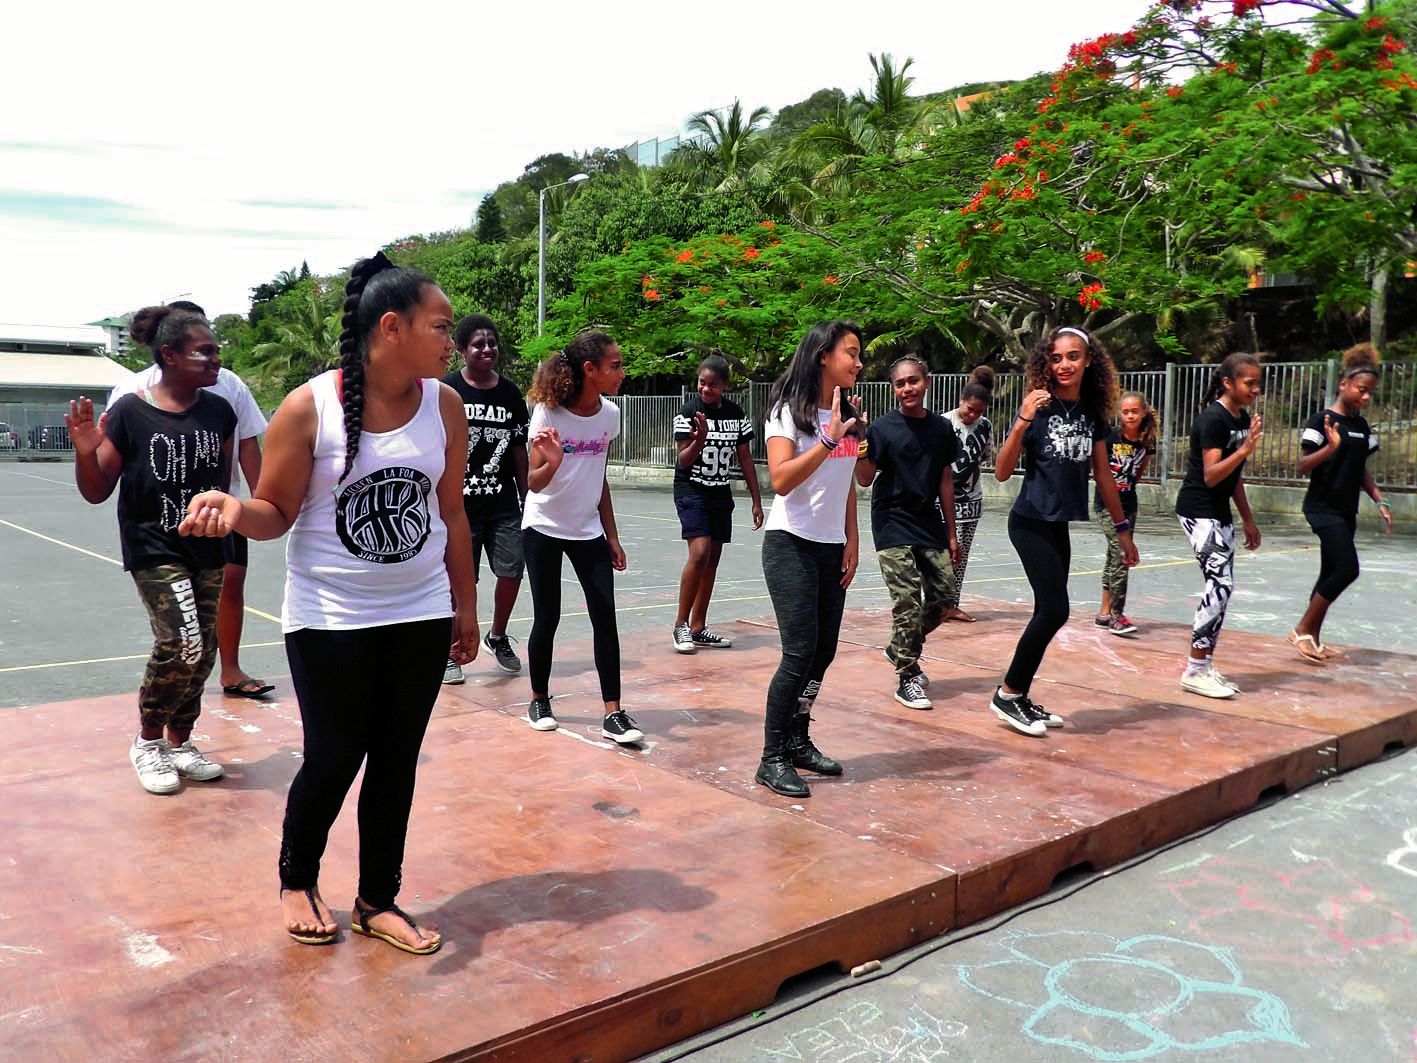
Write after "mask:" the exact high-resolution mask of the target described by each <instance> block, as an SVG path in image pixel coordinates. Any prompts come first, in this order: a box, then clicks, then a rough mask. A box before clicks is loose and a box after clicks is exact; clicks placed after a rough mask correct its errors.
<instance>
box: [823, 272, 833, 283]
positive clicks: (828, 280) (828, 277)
mask: <svg viewBox="0 0 1417 1063" xmlns="http://www.w3.org/2000/svg"><path fill="white" fill-rule="evenodd" d="M822 283H823V284H835V283H836V278H835V277H834V276H832V275H831V274H830V273H828V274H827V275H826V276H825V277H823V278H822Z"/></svg>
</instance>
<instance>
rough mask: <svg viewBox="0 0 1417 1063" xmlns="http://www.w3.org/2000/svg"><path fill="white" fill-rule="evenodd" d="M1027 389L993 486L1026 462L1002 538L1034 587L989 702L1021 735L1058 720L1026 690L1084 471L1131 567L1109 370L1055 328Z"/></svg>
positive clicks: (1079, 336) (1062, 592)
mask: <svg viewBox="0 0 1417 1063" xmlns="http://www.w3.org/2000/svg"><path fill="white" fill-rule="evenodd" d="M1025 372H1026V377H1027V382H1028V387H1029V392H1028V394H1027V395H1026V396H1024V400H1023V405H1022V407H1021V408H1020V409H1019V412H1018V417H1017V418H1016V419H1015V421H1014V424H1013V427H1012V428H1010V429H1009V434H1008V437H1007V438H1006V439H1005V440H1004V443H1003V446H1001V447H1000V448H999V456H998V458H997V459H996V460H995V462H994V476H995V478H996V479H998V480H999V482H1000V483H1004V482H1007V481H1008V479H1009V477H1011V476H1012V475H1013V472H1014V468H1015V467H1016V466H1017V465H1018V462H1019V459H1020V458H1021V457H1022V458H1026V459H1027V464H1026V466H1025V468H1024V474H1023V485H1022V486H1021V487H1020V488H1019V493H1018V498H1016V499H1015V500H1014V506H1013V509H1011V510H1010V511H1009V542H1011V543H1013V546H1014V549H1015V550H1017V551H1018V556H1019V560H1020V561H1022V562H1023V571H1024V574H1025V575H1027V576H1028V585H1029V586H1030V587H1031V588H1033V616H1032V618H1031V619H1030V620H1029V622H1028V626H1027V627H1026V628H1024V631H1023V634H1022V635H1021V636H1020V637H1019V640H1018V646H1017V648H1015V650H1014V656H1013V660H1012V661H1010V662H1009V670H1008V671H1007V672H1006V673H1004V679H1003V682H1002V683H1000V684H999V686H998V688H997V689H996V690H995V691H994V698H993V701H992V703H991V707H992V708H993V710H994V713H995V715H997V716H998V717H999V718H1000V719H1001V720H1003V721H1004V722H1005V723H1007V724H1008V725H1009V726H1010V727H1012V728H1013V729H1014V730H1016V731H1019V732H1021V733H1023V734H1027V735H1041V734H1043V733H1044V730H1045V729H1046V728H1048V727H1061V726H1063V718H1062V717H1061V716H1059V715H1058V714H1057V713H1054V712H1049V711H1048V710H1047V709H1045V708H1044V707H1043V706H1042V705H1039V704H1038V703H1037V702H1035V701H1033V700H1032V699H1031V698H1030V697H1029V696H1028V692H1029V688H1030V687H1031V686H1032V684H1033V677H1034V675H1035V674H1036V673H1037V671H1038V666H1039V665H1040V664H1042V663H1043V655H1044V653H1046V652H1047V650H1048V644H1049V643H1050V642H1052V641H1053V636H1054V635H1056V634H1057V633H1058V630H1059V629H1060V628H1061V627H1062V626H1063V625H1064V624H1066V623H1067V622H1068V566H1069V565H1070V564H1071V562H1072V543H1071V541H1070V540H1069V538H1068V522H1069V521H1074V520H1086V519H1087V502H1088V499H1087V477H1088V473H1089V472H1091V473H1092V478H1093V479H1094V480H1095V481H1096V483H1097V490H1098V492H1099V493H1100V494H1101V496H1102V501H1103V504H1104V505H1105V506H1106V507H1107V512H1108V513H1109V514H1110V515H1111V517H1112V523H1113V525H1114V527H1115V530H1116V532H1117V537H1118V539H1119V541H1120V542H1121V545H1122V563H1123V564H1125V565H1135V564H1136V563H1137V548H1136V545H1135V544H1134V543H1133V542H1132V526H1131V524H1130V522H1128V520H1127V518H1126V514H1125V513H1123V511H1122V502H1121V499H1119V498H1118V497H1117V484H1116V481H1115V480H1113V478H1112V471H1111V469H1110V467H1109V466H1108V464H1107V426H1108V425H1109V424H1110V423H1111V421H1112V409H1113V407H1114V405H1115V404H1116V401H1117V371H1116V369H1115V368H1114V367H1113V365H1112V359H1111V358H1109V357H1108V355H1107V352H1106V351H1105V350H1103V349H1102V345H1101V344H1099V343H1098V342H1097V340H1095V339H1094V338H1093V337H1091V336H1089V335H1088V334H1087V333H1086V332H1084V331H1083V330H1082V329H1080V328H1072V327H1071V326H1064V327H1063V328H1058V329H1054V330H1053V331H1052V332H1050V333H1049V334H1048V335H1046V336H1045V337H1044V338H1043V342H1042V343H1040V344H1039V345H1038V346H1037V347H1035V348H1034V349H1033V353H1032V354H1030V355H1029V358H1028V363H1027V366H1026V367H1025Z"/></svg>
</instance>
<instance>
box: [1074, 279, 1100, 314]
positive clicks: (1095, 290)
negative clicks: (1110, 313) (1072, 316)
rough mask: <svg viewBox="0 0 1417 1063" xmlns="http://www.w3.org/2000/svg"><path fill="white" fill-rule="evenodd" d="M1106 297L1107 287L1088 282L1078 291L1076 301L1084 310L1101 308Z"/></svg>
mask: <svg viewBox="0 0 1417 1063" xmlns="http://www.w3.org/2000/svg"><path fill="white" fill-rule="evenodd" d="M1106 297H1107V288H1106V286H1105V285H1102V284H1089V285H1087V286H1086V287H1085V288H1083V290H1082V291H1080V292H1078V303H1079V305H1081V306H1082V308H1083V309H1084V310H1087V311H1092V310H1101V309H1102V303H1103V300H1105V299H1106Z"/></svg>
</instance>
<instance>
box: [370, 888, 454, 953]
mask: <svg viewBox="0 0 1417 1063" xmlns="http://www.w3.org/2000/svg"><path fill="white" fill-rule="evenodd" d="M385 912H393V913H394V914H395V915H396V916H398V917H399V918H400V919H402V920H403V921H404V922H405V923H407V924H408V925H409V926H411V927H413V928H414V929H415V930H417V929H418V924H417V923H415V922H414V921H413V916H411V915H409V914H408V913H407V912H405V911H404V910H403V909H402V908H400V907H399V906H398V905H397V904H391V905H389V906H388V907H387V908H366V907H364V905H362V904H360V903H359V898H358V897H356V898H354V910H353V913H352V914H353V915H354V916H355V918H356V919H358V922H355V921H354V920H353V919H351V920H350V923H349V928H350V929H351V930H353V931H354V932H355V933H356V934H363V935H364V936H365V937H370V938H378V939H379V940H380V941H387V942H388V943H389V944H390V945H392V946H393V947H394V948H396V949H399V950H400V951H402V952H411V953H413V955H415V956H427V955H428V954H429V953H430V952H437V951H438V950H439V949H441V948H442V947H443V939H442V938H439V939H438V940H437V941H435V942H433V944H431V945H425V946H423V947H422V948H417V947H415V946H413V945H409V944H407V943H406V942H403V941H400V940H399V939H398V938H396V937H394V936H393V935H392V934H386V933H384V932H383V931H382V930H375V929H374V928H373V927H371V926H370V925H369V920H371V919H373V918H374V917H375V916H376V915H383V914H384V913H385Z"/></svg>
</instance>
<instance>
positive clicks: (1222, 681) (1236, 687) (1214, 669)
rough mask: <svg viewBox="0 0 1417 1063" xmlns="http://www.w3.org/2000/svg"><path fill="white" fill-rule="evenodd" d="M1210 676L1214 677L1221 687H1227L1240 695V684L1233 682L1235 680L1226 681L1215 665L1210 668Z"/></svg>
mask: <svg viewBox="0 0 1417 1063" xmlns="http://www.w3.org/2000/svg"><path fill="white" fill-rule="evenodd" d="M1210 674H1211V675H1213V676H1215V678H1216V679H1217V680H1218V681H1219V682H1220V685H1221V686H1226V687H1229V688H1230V689H1231V690H1233V691H1235V693H1237V694H1238V693H1240V684H1239V683H1237V682H1235V680H1233V679H1227V678H1225V676H1223V675H1221V674H1220V669H1219V668H1217V667H1215V665H1211V666H1210Z"/></svg>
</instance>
